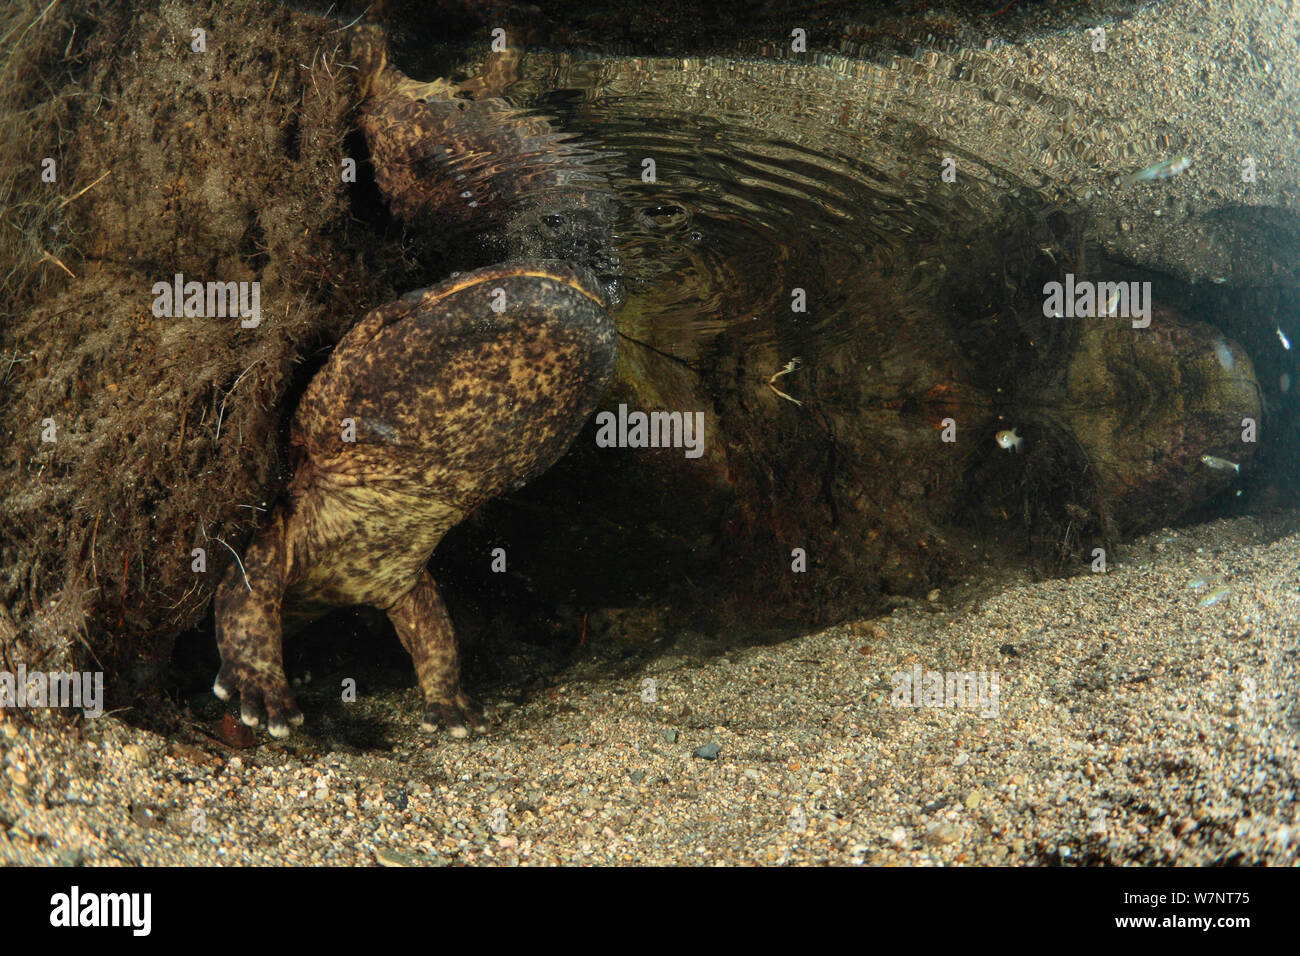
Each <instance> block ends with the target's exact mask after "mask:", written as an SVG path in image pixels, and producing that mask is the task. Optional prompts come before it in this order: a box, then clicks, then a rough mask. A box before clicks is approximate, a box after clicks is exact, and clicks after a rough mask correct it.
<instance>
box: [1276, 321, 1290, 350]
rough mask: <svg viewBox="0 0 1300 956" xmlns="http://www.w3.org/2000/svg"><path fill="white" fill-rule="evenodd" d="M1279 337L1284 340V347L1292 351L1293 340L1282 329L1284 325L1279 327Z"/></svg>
mask: <svg viewBox="0 0 1300 956" xmlns="http://www.w3.org/2000/svg"><path fill="white" fill-rule="evenodd" d="M1277 337H1278V338H1279V339H1281V340H1282V348H1284V349H1286V350H1287V351H1288V352H1289V351H1291V340H1290V339H1288V338H1287V337H1286V333H1285V332H1283V331H1282V326H1280V325H1279V326H1278V327H1277Z"/></svg>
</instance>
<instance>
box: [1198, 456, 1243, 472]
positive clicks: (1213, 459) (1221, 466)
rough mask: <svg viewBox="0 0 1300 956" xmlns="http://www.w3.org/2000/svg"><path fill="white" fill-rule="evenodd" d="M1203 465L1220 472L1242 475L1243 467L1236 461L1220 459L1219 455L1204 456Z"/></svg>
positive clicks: (1202, 458) (1202, 457)
mask: <svg viewBox="0 0 1300 956" xmlns="http://www.w3.org/2000/svg"><path fill="white" fill-rule="evenodd" d="M1201 464H1202V465H1209V466H1210V467H1211V468H1214V469H1216V470H1218V471H1235V472H1236V473H1237V474H1241V465H1239V464H1237V463H1236V462H1235V461H1228V459H1226V458H1220V457H1219V456H1218V455H1202V456H1201Z"/></svg>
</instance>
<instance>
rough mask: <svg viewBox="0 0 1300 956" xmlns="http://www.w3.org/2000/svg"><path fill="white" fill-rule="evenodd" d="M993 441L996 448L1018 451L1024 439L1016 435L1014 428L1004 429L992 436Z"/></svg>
mask: <svg viewBox="0 0 1300 956" xmlns="http://www.w3.org/2000/svg"><path fill="white" fill-rule="evenodd" d="M993 440H994V441H995V442H997V443H998V447H999V448H1002V449H1005V450H1006V451H1013V450H1014V451H1020V446H1021V445H1022V444H1023V443H1024V441H1025V440H1024V439H1023V438H1021V437H1020V436H1019V435H1017V434H1016V430H1015V429H1014V428H1006V429H1003V430H1002V431H1000V432H998V433H997V434H996V435H994V436H993Z"/></svg>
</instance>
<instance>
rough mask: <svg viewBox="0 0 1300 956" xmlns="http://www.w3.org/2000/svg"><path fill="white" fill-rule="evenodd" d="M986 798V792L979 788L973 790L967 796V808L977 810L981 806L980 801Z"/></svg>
mask: <svg viewBox="0 0 1300 956" xmlns="http://www.w3.org/2000/svg"><path fill="white" fill-rule="evenodd" d="M983 799H984V794H983V793H981V792H980V791H978V790H972V791H971V792H970V795H969V796H968V797H967V798H966V809H967V810H975V809H978V808H979V805H980V801H982V800H983Z"/></svg>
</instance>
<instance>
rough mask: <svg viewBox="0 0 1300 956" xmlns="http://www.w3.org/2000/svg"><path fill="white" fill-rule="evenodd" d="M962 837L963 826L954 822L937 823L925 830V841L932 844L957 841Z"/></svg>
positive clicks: (940, 844)
mask: <svg viewBox="0 0 1300 956" xmlns="http://www.w3.org/2000/svg"><path fill="white" fill-rule="evenodd" d="M960 839H961V828H960V827H959V826H957V825H956V824H954V823H948V822H947V821H944V822H943V823H936V824H935V825H934V826H932V827H930V829H928V830H926V831H925V842H926V843H929V844H931V845H932V846H943V845H944V844H947V843H956V842H957V841H958V840H960Z"/></svg>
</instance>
